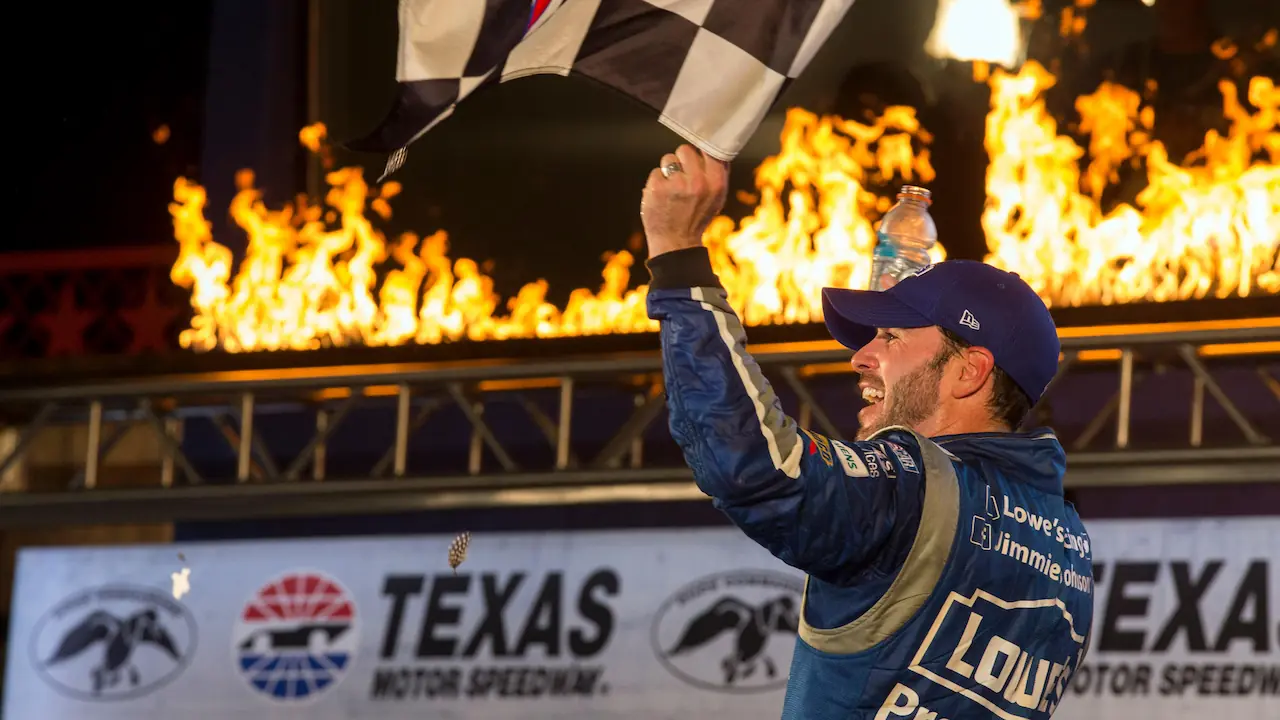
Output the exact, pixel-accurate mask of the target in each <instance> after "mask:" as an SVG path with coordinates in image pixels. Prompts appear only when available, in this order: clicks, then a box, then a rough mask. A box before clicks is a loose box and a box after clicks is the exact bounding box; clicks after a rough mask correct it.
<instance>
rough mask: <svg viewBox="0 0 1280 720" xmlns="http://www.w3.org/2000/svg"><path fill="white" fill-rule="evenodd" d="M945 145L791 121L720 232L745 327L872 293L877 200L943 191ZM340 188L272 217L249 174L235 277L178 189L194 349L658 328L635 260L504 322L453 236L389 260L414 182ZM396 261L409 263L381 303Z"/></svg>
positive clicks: (344, 172)
mask: <svg viewBox="0 0 1280 720" xmlns="http://www.w3.org/2000/svg"><path fill="white" fill-rule="evenodd" d="M324 135H325V130H324V127H323V126H321V125H316V126H310V127H308V128H304V129H303V131H302V132H301V133H300V134H299V140H300V141H301V142H302V143H303V144H304V145H306V146H307V147H309V148H310V149H311V150H313V151H316V152H323V150H324V146H323V145H322V142H323V139H324ZM930 140H931V138H930V137H929V136H928V134H927V133H925V132H924V131H923V130H922V129H921V128H920V124H919V121H918V120H917V119H916V117H915V111H914V110H912V109H910V108H903V107H895V108H889V109H888V110H886V112H885V114H884V115H883V116H882V117H880V118H877V119H876V120H875V122H874V123H873V124H871V125H864V124H861V123H857V122H853V121H849V120H841V119H839V118H832V117H824V118H819V117H817V116H815V115H813V114H812V113H808V112H805V111H803V110H792V111H790V112H789V113H788V116H787V122H786V125H785V127H784V129H783V133H782V151H781V152H780V153H779V154H778V155H777V156H775V157H772V158H769V159H768V160H767V161H765V162H764V163H763V164H762V165H761V166H760V167H759V168H758V169H757V171H756V188H757V191H758V193H759V196H760V201H759V203H758V205H757V206H756V209H755V212H754V214H753V215H752V216H751V217H748V218H746V219H745V220H743V221H742V223H741V224H740V225H739V226H737V227H735V225H734V223H733V221H732V220H730V219H729V218H726V217H720V218H717V219H716V220H715V221H714V222H713V223H712V225H711V227H710V228H708V230H707V235H706V242H707V245H708V246H709V247H710V249H711V254H712V257H713V258H714V263H715V266H716V269H717V271H718V272H719V274H720V277H721V278H722V279H723V281H724V283H725V285H726V287H727V288H729V290H730V293H731V295H730V296H731V297H732V298H734V301H735V302H736V303H737V307H738V310H739V312H740V313H741V314H742V315H743V317H744V318H745V319H746V321H747V322H748V323H750V324H753V325H759V324H768V323H794V322H808V321H811V320H818V319H820V318H821V289H822V287H824V286H828V285H844V286H857V285H859V284H862V285H863V286H865V278H866V277H868V276H869V275H870V260H871V249H872V247H873V245H874V242H875V232H874V230H873V228H872V219H873V218H874V217H878V215H879V214H882V213H883V212H884V211H885V210H887V209H888V208H889V206H890V205H891V204H892V201H891V198H890V197H887V196H882V195H877V194H876V193H874V192H872V191H871V190H869V189H868V187H869V186H877V185H886V184H889V183H902V182H921V183H927V182H929V181H931V180H932V179H933V177H934V173H933V168H932V167H931V166H930V165H929V155H928V152H927V151H923V150H922V151H920V152H917V151H916V150H915V147H914V145H916V144H920V145H923V144H927V143H928V142H929V141H930ZM913 143H914V144H913ZM326 182H327V183H328V184H329V186H330V187H329V191H328V194H327V196H326V197H325V199H324V205H325V206H327V207H328V210H327V211H326V210H325V209H324V208H323V207H322V206H320V205H318V204H315V203H313V202H312V201H311V200H310V199H309V198H305V197H302V198H299V200H298V202H297V203H295V205H293V206H289V207H286V208H283V209H280V210H271V209H269V208H267V207H266V206H265V205H264V204H263V202H262V199H261V193H260V192H259V191H258V190H256V189H255V188H254V187H253V174H252V173H251V172H250V171H241V174H240V176H239V177H238V178H237V183H238V187H239V192H238V193H237V195H236V196H235V199H233V200H232V202H231V208H230V213H231V216H232V218H233V219H234V220H235V222H236V224H237V225H238V226H239V227H240V228H241V229H243V230H244V231H245V233H246V234H247V236H248V246H247V248H246V251H245V257H244V260H243V261H242V262H241V264H240V268H239V270H238V271H237V272H236V274H235V277H234V278H231V264H232V253H231V251H230V250H229V249H228V248H227V247H225V246H223V245H220V244H218V243H217V242H215V241H214V240H213V237H212V235H211V233H210V229H209V228H210V226H209V223H208V222H207V221H206V220H205V217H204V204H205V202H206V195H205V192H204V190H203V188H201V187H200V186H199V185H196V184H195V183H192V182H190V181H188V180H185V179H180V180H178V182H177V183H176V184H175V186H174V200H175V202H174V203H173V204H172V205H171V206H170V212H171V213H172V215H173V220H174V227H175V233H176V236H177V238H178V241H179V243H180V253H179V257H178V260H177V262H176V263H175V264H174V267H173V270H172V272H171V277H172V279H173V282H175V283H177V284H178V285H181V286H183V287H190V288H192V298H191V303H192V307H193V308H194V310H195V317H194V318H193V320H192V323H191V327H190V328H189V329H187V330H185V331H183V333H182V334H181V336H180V338H179V339H180V343H181V344H182V346H183V347H185V348H191V349H195V350H211V349H214V348H217V347H221V348H223V349H225V350H228V351H231V352H243V351H254V350H282V349H292V350H307V349H315V348H320V347H327V346H344V345H355V344H360V345H370V346H385V345H403V344H408V343H420V344H426V343H439V342H443V341H446V340H461V339H469V340H500V339H505V338H516V337H523V338H528V337H558V336H578V335H593V334H602V333H629V332H649V331H653V330H656V323H654V322H653V321H651V320H650V319H649V318H648V316H647V315H646V312H645V305H644V298H645V294H646V290H647V288H646V287H645V286H640V287H637V288H632V289H628V288H629V286H630V282H631V267H632V265H633V264H634V263H635V258H634V256H632V254H631V253H630V252H627V251H625V250H623V251H619V252H616V253H608V254H606V255H605V256H604V258H603V260H604V262H605V267H604V270H603V272H602V280H603V282H602V284H601V285H600V287H599V289H598V290H596V291H594V292H593V291H591V290H588V289H586V288H579V289H577V290H574V291H573V292H572V293H571V294H570V296H569V300H568V302H567V303H566V305H565V307H564V308H563V309H562V308H558V307H556V306H555V305H553V304H552V303H550V302H548V301H547V299H546V297H547V291H548V284H547V283H546V281H544V280H538V281H537V282H533V283H529V284H527V285H525V286H524V287H523V288H521V289H520V291H519V292H518V293H517V294H516V296H515V297H513V298H511V299H509V300H508V301H507V303H506V310H507V313H506V314H505V315H503V314H500V313H499V306H500V304H501V301H500V298H499V297H498V295H497V294H496V293H495V292H494V289H493V281H492V279H491V278H489V277H488V276H487V275H485V274H484V273H483V272H482V271H481V269H480V265H479V264H478V263H477V262H476V261H474V260H471V259H469V258H460V259H458V260H456V261H454V260H450V258H449V256H448V250H449V247H448V238H447V236H446V234H445V233H444V232H437V233H435V234H434V235H431V236H430V237H428V238H426V239H425V240H421V241H420V240H419V238H418V237H417V236H415V235H413V234H404V235H402V236H400V237H399V238H397V239H396V240H395V241H394V242H393V243H390V249H389V250H388V242H387V240H386V238H385V237H384V236H383V235H382V233H380V232H379V231H378V230H377V229H376V228H375V227H374V226H373V223H372V222H371V221H370V219H369V218H368V216H367V215H366V213H365V208H366V205H367V206H368V207H369V209H371V210H373V211H374V212H375V213H377V214H378V215H380V216H381V217H382V218H384V219H385V218H388V217H390V215H391V206H390V204H389V202H388V201H389V200H390V199H391V198H392V197H394V196H395V195H396V194H398V193H399V191H400V186H399V184H397V183H387V184H385V185H383V186H382V187H381V189H379V190H378V191H377V192H376V193H374V192H372V191H371V189H370V188H369V186H368V184H367V183H366V182H365V180H364V177H363V174H362V172H361V170H360V169H359V168H343V169H340V170H335V171H332V172H330V173H328V174H327V176H326ZM933 255H934V258H935V259H937V260H941V259H943V258H944V257H945V252H944V251H943V249H942V248H941V247H938V248H937V249H936V250H935V252H934V254H933ZM388 256H389V257H390V260H392V261H394V265H393V266H392V267H391V268H390V269H388V270H387V271H385V272H384V273H383V276H384V277H383V279H382V284H381V287H380V288H378V289H377V290H376V297H375V288H377V287H378V275H379V273H378V271H377V268H378V267H379V266H380V265H381V264H382V263H384V262H385V261H387V260H388Z"/></svg>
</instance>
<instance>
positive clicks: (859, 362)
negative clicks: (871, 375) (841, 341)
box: [850, 340, 880, 373]
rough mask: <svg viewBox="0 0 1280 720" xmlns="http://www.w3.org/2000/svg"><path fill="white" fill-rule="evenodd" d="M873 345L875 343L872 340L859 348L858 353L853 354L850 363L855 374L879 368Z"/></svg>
mask: <svg viewBox="0 0 1280 720" xmlns="http://www.w3.org/2000/svg"><path fill="white" fill-rule="evenodd" d="M875 344H876V341H875V340H872V341H871V342H869V343H867V344H866V345H863V346H862V347H861V348H859V349H858V352H856V353H854V354H853V359H852V360H850V362H851V363H852V364H853V369H854V370H855V371H856V372H859V373H864V372H866V371H868V370H874V369H875V368H877V367H879V365H880V363H879V361H878V360H877V358H876V353H875V350H874V349H873V346H874V345H875Z"/></svg>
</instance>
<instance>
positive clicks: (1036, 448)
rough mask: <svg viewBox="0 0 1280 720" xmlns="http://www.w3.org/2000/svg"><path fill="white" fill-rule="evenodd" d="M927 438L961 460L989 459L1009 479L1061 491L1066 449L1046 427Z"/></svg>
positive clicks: (1047, 489) (987, 460) (1044, 489)
mask: <svg viewBox="0 0 1280 720" xmlns="http://www.w3.org/2000/svg"><path fill="white" fill-rule="evenodd" d="M931 439H932V440H933V441H934V442H936V443H938V444H939V445H941V446H942V448H943V449H944V450H946V451H947V452H950V453H951V454H953V455H955V456H956V457H958V458H960V459H961V460H980V461H984V462H989V463H991V464H993V465H996V466H998V467H1000V468H1001V469H1003V470H1005V471H1007V473H1008V476H1009V479H1011V480H1015V481H1018V482H1023V483H1026V484H1028V485H1031V486H1033V487H1035V488H1038V489H1040V490H1042V491H1044V492H1048V493H1053V494H1054V495H1062V476H1063V475H1064V474H1065V473H1066V467H1067V453H1066V451H1065V450H1063V449H1062V443H1060V442H1058V437H1057V435H1055V434H1054V433H1053V431H1052V430H1050V429H1049V428H1037V429H1035V430H1032V431H1030V432H1019V433H1012V432H1008V433H1006V432H986V433H964V434H959V435H940V436H938V437H935V438H931Z"/></svg>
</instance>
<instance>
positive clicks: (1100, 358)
mask: <svg viewBox="0 0 1280 720" xmlns="http://www.w3.org/2000/svg"><path fill="white" fill-rule="evenodd" d="M1062 344H1063V361H1062V363H1061V366H1060V369H1059V379H1060V378H1061V377H1062V376H1063V375H1064V374H1066V373H1069V372H1072V371H1073V370H1075V369H1077V368H1080V367H1082V366H1094V367H1097V365H1098V364H1100V363H1103V364H1110V365H1111V366H1113V367H1114V369H1115V371H1116V372H1117V373H1118V378H1119V389H1118V390H1117V391H1116V393H1115V395H1114V396H1113V397H1112V398H1111V399H1110V400H1109V402H1107V403H1106V404H1105V406H1104V407H1103V408H1102V410H1101V411H1100V412H1099V413H1098V415H1097V416H1096V417H1095V418H1094V419H1093V421H1092V422H1090V423H1089V424H1088V426H1087V427H1086V428H1085V429H1084V431H1083V432H1082V433H1081V434H1080V435H1079V436H1078V437H1075V438H1063V442H1064V445H1066V446H1067V449H1068V451H1069V453H1070V458H1069V463H1070V467H1071V472H1070V473H1069V475H1068V485H1069V486H1070V485H1074V486H1090V485H1093V486H1096V485H1107V484H1169V483H1180V482H1181V483H1186V482H1206V481H1229V482H1247V481H1275V480H1280V446H1277V445H1275V444H1273V442H1272V439H1271V438H1269V437H1267V436H1266V435H1265V434H1264V433H1263V431H1262V430H1261V429H1259V427H1258V425H1257V424H1256V423H1255V422H1254V421H1252V420H1251V419H1250V418H1249V417H1247V416H1246V414H1245V413H1244V412H1242V411H1241V409H1240V408H1239V407H1238V406H1237V405H1236V404H1235V403H1233V402H1232V401H1231V399H1230V398H1229V397H1228V396H1227V395H1226V393H1224V392H1223V390H1222V388H1221V386H1220V385H1219V383H1218V382H1217V381H1216V380H1215V378H1214V375H1213V368H1214V365H1215V363H1216V362H1217V360H1219V359H1221V358H1223V357H1235V358H1236V359H1238V358H1239V357H1240V356H1242V355H1244V356H1249V357H1252V358H1256V359H1257V360H1258V363H1257V371H1258V373H1259V375H1260V376H1261V377H1262V379H1263V382H1264V384H1265V386H1266V387H1267V388H1268V389H1269V391H1270V393H1271V394H1272V395H1273V396H1274V397H1273V398H1272V399H1274V400H1275V401H1277V402H1280V380H1277V379H1276V378H1275V377H1273V376H1272V374H1271V370H1270V369H1269V367H1268V365H1267V363H1268V362H1271V361H1274V360H1276V359H1277V358H1280V321H1253V322H1249V323H1240V322H1213V323H1198V324H1196V323H1183V324H1169V325H1155V326H1127V327H1118V328H1093V329H1091V330H1079V329H1077V330H1064V331H1063V337H1062ZM752 354H753V356H754V357H755V358H756V359H757V361H758V362H759V363H760V365H761V366H762V367H763V368H764V369H765V371H766V373H768V374H770V375H772V376H773V377H775V378H776V379H777V381H779V382H781V383H782V384H784V385H785V386H786V387H787V388H789V389H790V390H791V391H792V392H793V393H794V395H795V397H796V398H797V399H798V401H799V404H800V407H799V411H798V413H797V419H798V420H799V422H800V423H801V424H802V425H806V426H812V427H814V428H815V429H818V430H820V431H822V432H825V433H829V434H831V435H835V436H839V435H840V434H841V433H840V432H839V431H838V430H837V429H836V428H835V427H834V425H833V423H832V421H831V420H830V418H829V416H828V413H827V412H826V411H824V409H823V407H822V405H821V403H820V402H819V401H818V400H817V398H816V397H815V396H814V392H812V390H811V387H810V384H809V383H810V382H811V381H812V379H813V378H814V377H815V376H818V375H822V374H827V373H833V372H848V370H849V368H848V356H849V353H848V351H847V350H844V349H843V348H840V347H839V346H837V345H835V344H834V343H830V342H820V343H789V344H785V345H770V346H753V347H752ZM1168 363H1178V364H1180V365H1182V366H1184V367H1185V368H1186V369H1187V370H1189V371H1190V373H1191V375H1192V378H1193V386H1192V392H1191V393H1190V397H1188V398H1187V399H1186V402H1187V408H1188V417H1189V423H1188V425H1189V426H1188V429H1187V442H1186V444H1185V446H1183V447H1182V448H1179V449H1176V450H1168V449H1164V450H1143V449H1140V448H1136V447H1134V446H1133V443H1132V442H1131V429H1132V421H1131V418H1132V414H1133V402H1134V393H1133V390H1134V386H1135V384H1136V383H1137V382H1139V381H1140V380H1141V378H1142V374H1143V372H1144V371H1145V370H1147V369H1149V368H1156V369H1158V368H1159V367H1161V366H1162V365H1165V364H1168ZM661 371H662V367H661V358H660V357H659V356H658V354H657V353H638V354H623V355H613V356H608V357H600V358H595V359H590V360H563V359H561V360H555V361H505V362H487V363H466V364H461V363H459V364H439V363H437V364H430V365H427V364H417V365H406V364H395V365H378V366H358V367H342V368H297V369H293V370H289V371H270V372H262V371H240V372H230V373H216V374H203V375H195V376H172V377H151V378H146V379H140V380H128V381H121V382H110V383H100V384H92V385H68V386H61V387H24V388H6V389H0V406H4V407H6V409H12V408H15V407H27V408H30V409H31V410H32V412H31V413H30V414H29V416H28V420H27V422H26V424H25V426H24V427H23V428H22V430H21V432H20V434H19V435H18V439H17V442H16V445H15V446H14V447H13V449H12V450H11V451H10V452H9V453H8V454H7V456H4V457H0V477H2V476H3V475H4V473H5V471H6V470H8V469H9V468H10V467H11V466H13V464H14V463H16V462H19V461H20V460H21V459H22V458H23V456H24V454H25V453H26V451H27V450H28V449H29V448H30V447H31V441H32V440H33V439H34V438H35V437H36V436H37V434H38V433H39V432H41V430H42V429H44V428H46V427H49V426H50V425H51V424H56V423H75V424H82V425H84V426H85V427H86V428H87V452H86V455H85V458H84V461H83V464H82V467H81V468H80V469H79V471H78V472H77V473H76V475H75V478H74V480H73V481H72V482H71V483H70V486H69V487H68V488H67V491H65V492H55V493H25V492H11V493H0V526H3V525H8V524H28V523H54V522H57V523H65V522H71V521H73V519H74V518H81V519H82V520H83V521H85V522H134V521H139V522H141V521H171V520H183V519H186V520H195V519H232V518H241V517H253V516H283V515H308V514H341V513H352V512H359V513H375V512H385V511H406V510H421V509H429V508H448V507H464V506H487V505H512V504H517V505H518V504H549V503H552V504H559V503H574V502H615V501H627V500H637V501H639V500H674V499H696V498H700V497H702V495H701V494H700V493H699V491H698V490H697V489H696V487H694V486H693V484H692V483H691V476H690V473H689V471H688V469H687V468H685V467H683V466H667V467H653V466H650V465H649V464H647V463H646V462H645V453H644V450H645V448H644V440H643V435H644V433H645V431H646V429H648V428H649V427H650V426H651V425H652V424H653V422H654V421H655V420H656V419H657V418H658V417H659V416H660V415H661V414H662V410H663V407H664V396H663V393H662V385H661ZM585 382H591V383H601V382H604V383H612V384H615V385H616V386H617V387H619V388H624V389H626V391H628V392H631V393H633V397H634V402H635V409H634V412H633V413H632V414H631V416H630V417H629V418H628V419H627V420H626V421H625V422H623V423H622V424H621V425H620V426H619V427H618V428H617V429H616V432H615V433H614V434H613V437H612V440H610V441H609V442H608V443H606V444H605V445H604V447H603V448H602V449H599V450H598V451H597V452H596V453H595V455H594V457H591V458H583V457H580V456H579V453H578V451H577V450H575V445H574V439H573V438H572V437H571V436H570V431H569V428H570V427H571V420H572V414H573V412H574V408H575V402H574V400H575V387H576V386H577V385H578V384H579V383H585ZM1054 387H1055V388H1056V387H1060V385H1059V383H1058V382H1057V380H1055V383H1054ZM531 390H540V391H546V390H552V391H555V392H558V396H559V402H558V413H555V415H556V417H550V416H548V414H547V413H545V412H544V411H543V410H542V409H541V408H540V407H539V406H537V405H536V404H534V403H533V402H531V401H529V400H528V398H527V397H526V394H527V393H528V392H529V391H531ZM512 394H515V397H516V398H517V399H518V400H519V401H520V402H521V404H522V405H523V406H524V408H525V410H526V411H527V413H528V414H529V416H530V418H531V419H532V420H533V422H534V423H535V424H536V426H537V427H538V428H539V430H540V431H541V433H542V435H543V436H544V437H545V440H546V441H547V442H548V443H549V444H550V446H551V447H552V448H553V449H554V461H553V463H552V465H551V467H542V468H536V469H530V468H522V467H520V466H519V465H518V464H517V462H516V460H514V459H513V457H512V455H511V453H509V452H508V451H507V442H508V439H507V438H503V437H500V436H499V435H500V433H498V432H496V431H495V429H494V427H493V426H491V424H490V423H487V422H486V420H485V415H484V408H485V404H486V402H487V401H489V400H491V399H492V398H494V397H495V396H498V395H505V396H507V397H508V398H510V397H511V395H512ZM1206 395H1208V396H1211V397H1212V398H1213V399H1214V400H1215V401H1216V402H1217V403H1218V404H1219V405H1220V406H1221V407H1222V409H1223V410H1224V411H1225V413H1226V414H1227V416H1228V417H1229V418H1230V420H1231V422H1232V423H1233V424H1234V425H1235V426H1236V428H1238V430H1239V438H1240V441H1239V442H1238V443H1237V444H1235V445H1232V446H1229V447H1206V446H1205V443H1204V411H1205V403H1206V397H1205V396H1206ZM388 396H392V397H394V398H395V408H396V410H395V426H394V433H393V436H392V437H389V438H386V443H385V452H384V453H383V454H382V457H381V459H380V460H378V461H377V462H376V463H375V464H374V465H373V466H372V467H370V468H369V470H368V472H367V473H364V474H362V475H360V476H359V477H350V478H332V477H326V465H327V458H326V452H327V450H328V443H329V441H330V439H331V438H332V437H334V433H335V432H337V431H338V430H339V429H340V428H341V427H342V426H343V422H344V420H345V419H347V417H348V414H349V413H350V411H351V410H352V409H353V408H354V407H355V406H356V405H357V404H358V403H359V402H360V401H361V400H362V399H365V398H373V397H388ZM1053 397H1054V392H1053V389H1051V390H1050V392H1049V393H1048V394H1047V395H1046V399H1050V398H1053ZM447 405H456V406H457V408H459V409H460V410H461V412H462V413H463V415H464V416H465V417H466V419H467V421H468V422H469V423H470V430H471V438H472V441H471V447H470V455H469V457H470V461H469V468H468V472H467V473H465V474H461V475H451V476H428V477H423V476H417V477H411V476H410V475H409V473H408V472H407V462H406V461H407V457H408V450H409V442H410V435H411V433H412V432H413V431H414V430H415V429H416V428H418V427H420V426H422V425H423V423H425V422H426V421H427V419H428V418H430V417H431V416H432V414H433V413H435V412H438V411H439V410H440V409H441V408H443V407H445V406H447ZM282 411H285V412H293V413H295V414H296V413H297V412H299V411H305V412H311V413H314V417H315V430H314V434H313V435H312V437H311V439H310V442H309V443H307V445H306V446H305V448H304V449H303V450H302V452H300V453H298V454H296V455H295V456H294V457H293V458H292V460H290V461H289V462H288V463H287V465H285V466H283V467H281V466H279V465H278V464H277V462H276V459H277V458H278V457H280V456H279V455H277V454H275V453H272V452H270V450H269V448H268V447H267V444H266V443H265V442H264V440H263V433H261V432H260V425H261V424H264V423H270V422H271V421H272V418H273V417H275V416H277V415H278V413H280V412H282ZM191 417H205V418H209V419H211V420H213V422H214V423H215V424H216V425H217V426H218V427H219V428H220V430H221V431H222V434H223V435H224V437H225V438H226V439H227V441H228V443H230V444H231V447H232V448H234V450H235V453H236V458H237V463H236V472H235V475H234V477H205V476H204V475H202V473H201V472H200V471H199V470H198V469H197V467H196V466H195V464H194V463H192V462H191V460H190V459H188V457H187V456H186V455H185V454H184V452H183V450H182V447H181V444H180V440H179V438H180V436H181V430H182V424H183V421H184V419H187V418H191ZM1113 419H1114V421H1115V422H1114V427H1115V432H1114V437H1113V438H1112V442H1111V443H1109V444H1110V448H1107V449H1099V447H1098V446H1099V445H1100V444H1101V442H1100V435H1101V433H1102V431H1103V430H1104V429H1105V428H1107V427H1108V425H1109V424H1110V423H1111V421H1112V420H1113ZM140 421H141V422H143V423H145V424H146V425H148V426H150V428H151V429H152V431H153V432H154V433H155V436H156V437H157V438H158V439H159V441H160V443H161V446H162V447H163V454H164V459H163V461H162V462H161V466H160V468H159V471H158V473H157V476H156V484H155V486H154V487H152V488H144V489H129V490H117V489H99V488H98V479H99V475H100V471H101V467H102V464H103V462H104V460H105V458H106V457H107V454H108V453H110V452H111V450H112V448H113V447H114V446H115V445H116V444H117V443H118V441H119V440H120V439H121V437H122V436H123V434H124V432H125V431H126V429H127V428H128V426H129V425H130V424H131V423H137V422H140ZM108 423H115V425H114V427H111V428H110V431H106V430H107V424H108ZM417 445H418V443H417V441H415V447H417ZM485 448H487V449H488V451H489V452H490V453H491V455H492V457H493V458H496V460H497V463H498V465H499V466H500V471H499V472H493V471H489V470H487V469H486V468H484V467H483V466H482V457H483V455H484V453H483V449H485Z"/></svg>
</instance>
